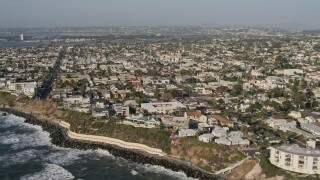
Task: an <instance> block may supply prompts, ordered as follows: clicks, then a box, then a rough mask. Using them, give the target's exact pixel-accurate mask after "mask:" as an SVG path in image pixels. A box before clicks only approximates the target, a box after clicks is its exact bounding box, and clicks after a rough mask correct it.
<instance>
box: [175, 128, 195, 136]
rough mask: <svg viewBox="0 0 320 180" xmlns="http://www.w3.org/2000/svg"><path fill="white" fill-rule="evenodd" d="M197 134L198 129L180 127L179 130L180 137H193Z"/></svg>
mask: <svg viewBox="0 0 320 180" xmlns="http://www.w3.org/2000/svg"><path fill="white" fill-rule="evenodd" d="M196 134H197V131H196V130H193V129H180V130H179V137H191V136H195V135H196Z"/></svg>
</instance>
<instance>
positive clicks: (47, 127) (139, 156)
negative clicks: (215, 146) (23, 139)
mask: <svg viewBox="0 0 320 180" xmlns="http://www.w3.org/2000/svg"><path fill="white" fill-rule="evenodd" d="M0 111H4V112H8V113H11V114H14V115H16V116H20V117H23V118H25V119H26V120H25V122H26V123H29V124H34V125H39V126H41V127H42V129H43V130H44V131H47V132H49V133H50V138H51V142H52V143H53V144H55V145H57V146H61V147H67V148H76V149H81V150H88V149H98V148H100V149H104V150H107V151H109V153H110V154H112V155H114V156H117V157H122V158H124V159H127V160H131V161H134V162H137V163H141V164H151V165H159V166H163V167H165V168H168V169H171V170H173V171H183V172H184V173H185V174H186V175H187V176H189V177H194V178H199V179H223V178H222V177H220V176H217V175H215V174H212V173H208V172H205V171H203V170H201V169H200V168H197V167H195V166H194V165H192V164H190V163H188V162H185V161H181V160H178V159H173V158H170V157H165V156H164V157H161V156H156V155H151V154H148V153H145V152H142V151H138V150H133V149H126V148H123V147H119V146H116V145H111V144H106V143H100V142H93V141H85V140H76V139H71V138H69V136H68V134H67V130H66V129H65V128H64V127H62V126H60V125H59V124H58V123H56V122H53V121H49V120H43V119H38V118H36V117H35V116H34V115H32V114H27V113H24V112H21V111H17V110H14V109H10V108H0Z"/></svg>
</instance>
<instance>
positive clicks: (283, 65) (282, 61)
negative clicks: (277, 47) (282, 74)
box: [274, 56, 291, 69]
mask: <svg viewBox="0 0 320 180" xmlns="http://www.w3.org/2000/svg"><path fill="white" fill-rule="evenodd" d="M274 66H275V67H276V68H280V69H287V68H291V65H290V64H289V61H288V59H287V58H285V57H282V56H278V57H277V58H276V60H275V63H274Z"/></svg>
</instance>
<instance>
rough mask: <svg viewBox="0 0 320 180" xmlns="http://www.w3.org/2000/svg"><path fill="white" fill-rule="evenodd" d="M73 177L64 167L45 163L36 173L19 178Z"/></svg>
mask: <svg viewBox="0 0 320 180" xmlns="http://www.w3.org/2000/svg"><path fill="white" fill-rule="evenodd" d="M74 178H75V177H74V176H73V175H72V174H71V173H70V172H69V171H68V170H66V169H64V168H63V167H61V166H58V165H56V164H46V165H45V168H44V169H43V170H42V171H40V172H37V173H34V174H30V175H26V176H23V177H21V180H33V179H34V180H61V179H63V180H68V179H74Z"/></svg>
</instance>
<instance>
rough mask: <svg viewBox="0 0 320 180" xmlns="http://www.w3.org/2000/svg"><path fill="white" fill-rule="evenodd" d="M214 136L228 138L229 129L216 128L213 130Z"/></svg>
mask: <svg viewBox="0 0 320 180" xmlns="http://www.w3.org/2000/svg"><path fill="white" fill-rule="evenodd" d="M211 133H212V135H214V136H215V137H222V136H227V133H228V129H227V128H222V127H220V126H216V127H215V128H214V129H213V130H212V132H211Z"/></svg>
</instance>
